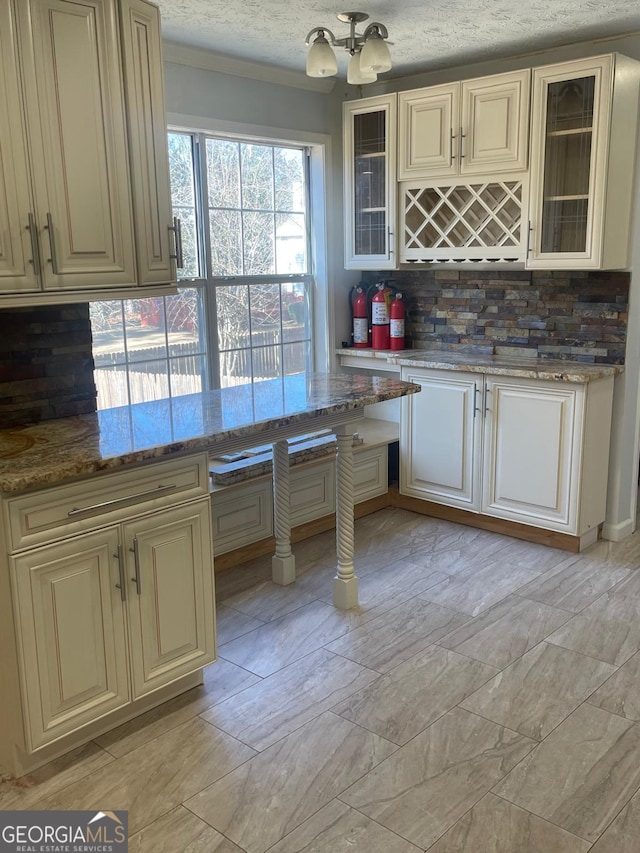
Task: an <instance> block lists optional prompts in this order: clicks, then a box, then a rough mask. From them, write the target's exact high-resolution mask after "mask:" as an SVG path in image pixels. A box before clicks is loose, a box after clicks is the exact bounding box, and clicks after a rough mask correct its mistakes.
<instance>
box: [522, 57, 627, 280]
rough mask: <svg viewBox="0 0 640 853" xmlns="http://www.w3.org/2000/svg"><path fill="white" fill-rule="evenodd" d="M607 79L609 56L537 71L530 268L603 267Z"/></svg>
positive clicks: (608, 105) (608, 108)
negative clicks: (550, 265) (601, 265)
mask: <svg viewBox="0 0 640 853" xmlns="http://www.w3.org/2000/svg"><path fill="white" fill-rule="evenodd" d="M612 75H613V65H612V57H610V56H604V57H598V58H596V59H595V60H593V59H592V60H583V61H581V62H573V63H563V64H562V65H556V66H548V67H546V68H540V69H536V70H534V73H533V118H532V121H533V134H532V150H531V155H532V156H531V227H532V233H531V244H530V249H531V251H530V257H529V259H528V262H527V265H528V266H529V267H545V268H548V266H549V264H552V265H553V266H554V267H571V268H575V266H576V265H578V266H579V267H580V268H597V267H599V266H600V264H601V256H602V227H603V218H604V203H605V201H604V196H605V184H606V171H607V159H608V149H609V121H610V112H611V92H612V79H613V77H612ZM636 100H637V95H636Z"/></svg>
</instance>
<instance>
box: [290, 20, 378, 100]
mask: <svg viewBox="0 0 640 853" xmlns="http://www.w3.org/2000/svg"><path fill="white" fill-rule="evenodd" d="M337 18H338V20H339V21H342V22H343V23H345V24H349V25H350V32H349V35H348V36H345V37H344V38H336V37H335V36H334V34H333V33H332V32H331V30H329V29H327V27H314V28H313V29H312V30H311V32H310V33H309V34H308V35H307V38H306V40H305V44H306V45H311V48H310V49H309V53H308V54H307V75H308V76H309V77H333V76H334V74H337V73H338V63H337V61H336V57H335V53H334V51H333V49H332V48H334V47H344V49H345V50H346V51H347V53H350V54H351V59H350V60H349V66H348V68H347V82H348V83H354V84H355V85H358V86H359V85H362V84H364V83H374V82H375V81H376V80H377V79H378V74H383V73H384V72H385V71H389V70H390V69H391V54H390V53H389V47H388V45H387V42H386V41H385V39H388V38H389V33H388V32H387V28H386V27H385V26H384V24H378V23H373V24H369V26H368V27H367V28H366V30H365V31H364V33H362V35H360V34H359V33H356V24H360V23H362V21H366V20H368V18H369V16H368V15H367V14H365V13H364V12H341V13H340V14H339V15H338V16H337ZM314 36H315V38H314V39H313V43H312V42H311V40H312V38H313V37H314Z"/></svg>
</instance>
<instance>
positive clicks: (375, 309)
mask: <svg viewBox="0 0 640 853" xmlns="http://www.w3.org/2000/svg"><path fill="white" fill-rule="evenodd" d="M371 346H372V347H373V349H389V294H388V292H387V291H386V290H385V286H384V283H381V284H379V285H378V292H377V293H376V295H375V296H374V297H373V299H372V300H371Z"/></svg>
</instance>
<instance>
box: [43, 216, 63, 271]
mask: <svg viewBox="0 0 640 853" xmlns="http://www.w3.org/2000/svg"><path fill="white" fill-rule="evenodd" d="M44 227H45V228H46V229H47V231H48V232H49V246H50V247H51V257H50V258H49V261H50V262H51V269H52V270H53V274H54V275H60V273H59V270H58V255H57V254H56V237H55V234H54V233H53V217H52V216H51V214H50V213H47V224H46V225H45V226H44Z"/></svg>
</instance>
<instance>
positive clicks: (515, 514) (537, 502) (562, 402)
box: [482, 378, 583, 533]
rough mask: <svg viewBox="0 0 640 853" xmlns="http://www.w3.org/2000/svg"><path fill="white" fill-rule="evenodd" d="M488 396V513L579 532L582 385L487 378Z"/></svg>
mask: <svg viewBox="0 0 640 853" xmlns="http://www.w3.org/2000/svg"><path fill="white" fill-rule="evenodd" d="M486 391H487V416H486V423H485V442H484V472H483V505H482V511H483V512H485V513H487V514H488V515H495V516H499V517H501V518H508V519H511V520H513V521H522V522H524V523H525V524H536V525H538V526H541V527H548V528H551V529H556V530H563V531H565V532H567V533H574V532H576V531H575V528H576V509H577V501H578V486H579V482H578V478H579V469H580V456H581V443H582V439H581V431H580V429H579V427H578V426H577V425H579V424H581V423H582V411H583V390H582V386H574V387H571V386H567V385H566V384H560V383H554V382H536V381H533V380H532V381H530V382H527V380H518V381H516V380H511V381H510V380H504V381H501V380H494V379H489V378H487V380H486Z"/></svg>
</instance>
